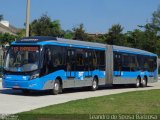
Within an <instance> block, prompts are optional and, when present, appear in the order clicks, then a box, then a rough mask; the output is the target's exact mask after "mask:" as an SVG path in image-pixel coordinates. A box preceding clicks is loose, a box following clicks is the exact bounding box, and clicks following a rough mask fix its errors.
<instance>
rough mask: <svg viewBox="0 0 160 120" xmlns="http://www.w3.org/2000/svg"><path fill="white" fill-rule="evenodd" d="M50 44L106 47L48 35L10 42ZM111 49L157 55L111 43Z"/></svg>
mask: <svg viewBox="0 0 160 120" xmlns="http://www.w3.org/2000/svg"><path fill="white" fill-rule="evenodd" d="M50 44H51V45H61V46H74V47H81V48H92V49H102V50H105V49H106V44H102V43H96V42H86V41H80V40H70V39H64V38H56V37H49V36H47V37H46V36H35V37H24V38H22V39H20V40H17V41H15V42H13V43H12V45H50ZM113 51H117V52H124V53H132V54H141V55H150V56H157V55H156V54H154V53H151V52H148V51H145V50H140V49H136V48H130V47H122V46H116V45H113Z"/></svg>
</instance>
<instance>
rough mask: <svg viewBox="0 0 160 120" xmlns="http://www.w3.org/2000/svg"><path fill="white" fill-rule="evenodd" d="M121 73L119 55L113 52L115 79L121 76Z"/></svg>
mask: <svg viewBox="0 0 160 120" xmlns="http://www.w3.org/2000/svg"><path fill="white" fill-rule="evenodd" d="M121 71H122V60H121V54H119V53H117V52H114V76H115V77H119V76H121Z"/></svg>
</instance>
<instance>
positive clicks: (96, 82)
mask: <svg viewBox="0 0 160 120" xmlns="http://www.w3.org/2000/svg"><path fill="white" fill-rule="evenodd" d="M97 89H98V79H97V78H95V77H94V78H93V80H92V86H91V90H92V91H95V90H97Z"/></svg>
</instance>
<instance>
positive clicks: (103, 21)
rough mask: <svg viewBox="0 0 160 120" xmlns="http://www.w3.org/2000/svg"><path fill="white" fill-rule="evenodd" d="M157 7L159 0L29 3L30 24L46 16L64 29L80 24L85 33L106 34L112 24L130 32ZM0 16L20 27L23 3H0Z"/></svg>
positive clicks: (15, 0)
mask: <svg viewBox="0 0 160 120" xmlns="http://www.w3.org/2000/svg"><path fill="white" fill-rule="evenodd" d="M158 6H160V0H31V15H30V22H32V21H33V20H34V19H37V18H40V16H42V14H45V13H47V15H48V16H49V17H50V18H51V19H52V20H60V23H61V27H62V29H64V30H67V29H69V30H72V28H73V27H77V26H78V25H79V24H81V23H83V24H84V27H85V30H86V32H88V33H106V32H107V31H108V29H109V28H111V26H112V25H113V24H121V25H122V26H123V27H124V31H131V30H134V29H137V28H138V26H137V25H144V24H146V23H147V22H149V21H150V20H151V18H152V13H153V12H154V11H156V10H157V8H158ZM0 14H2V15H3V16H4V19H5V20H7V21H9V22H10V24H12V25H14V26H16V27H18V28H24V23H25V16H26V0H0Z"/></svg>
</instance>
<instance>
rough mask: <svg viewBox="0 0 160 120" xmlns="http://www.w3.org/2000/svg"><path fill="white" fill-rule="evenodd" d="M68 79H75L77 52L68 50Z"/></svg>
mask: <svg viewBox="0 0 160 120" xmlns="http://www.w3.org/2000/svg"><path fill="white" fill-rule="evenodd" d="M66 62H67V77H70V78H72V77H73V78H74V77H75V63H76V59H75V50H74V49H68V50H67V61H66Z"/></svg>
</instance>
